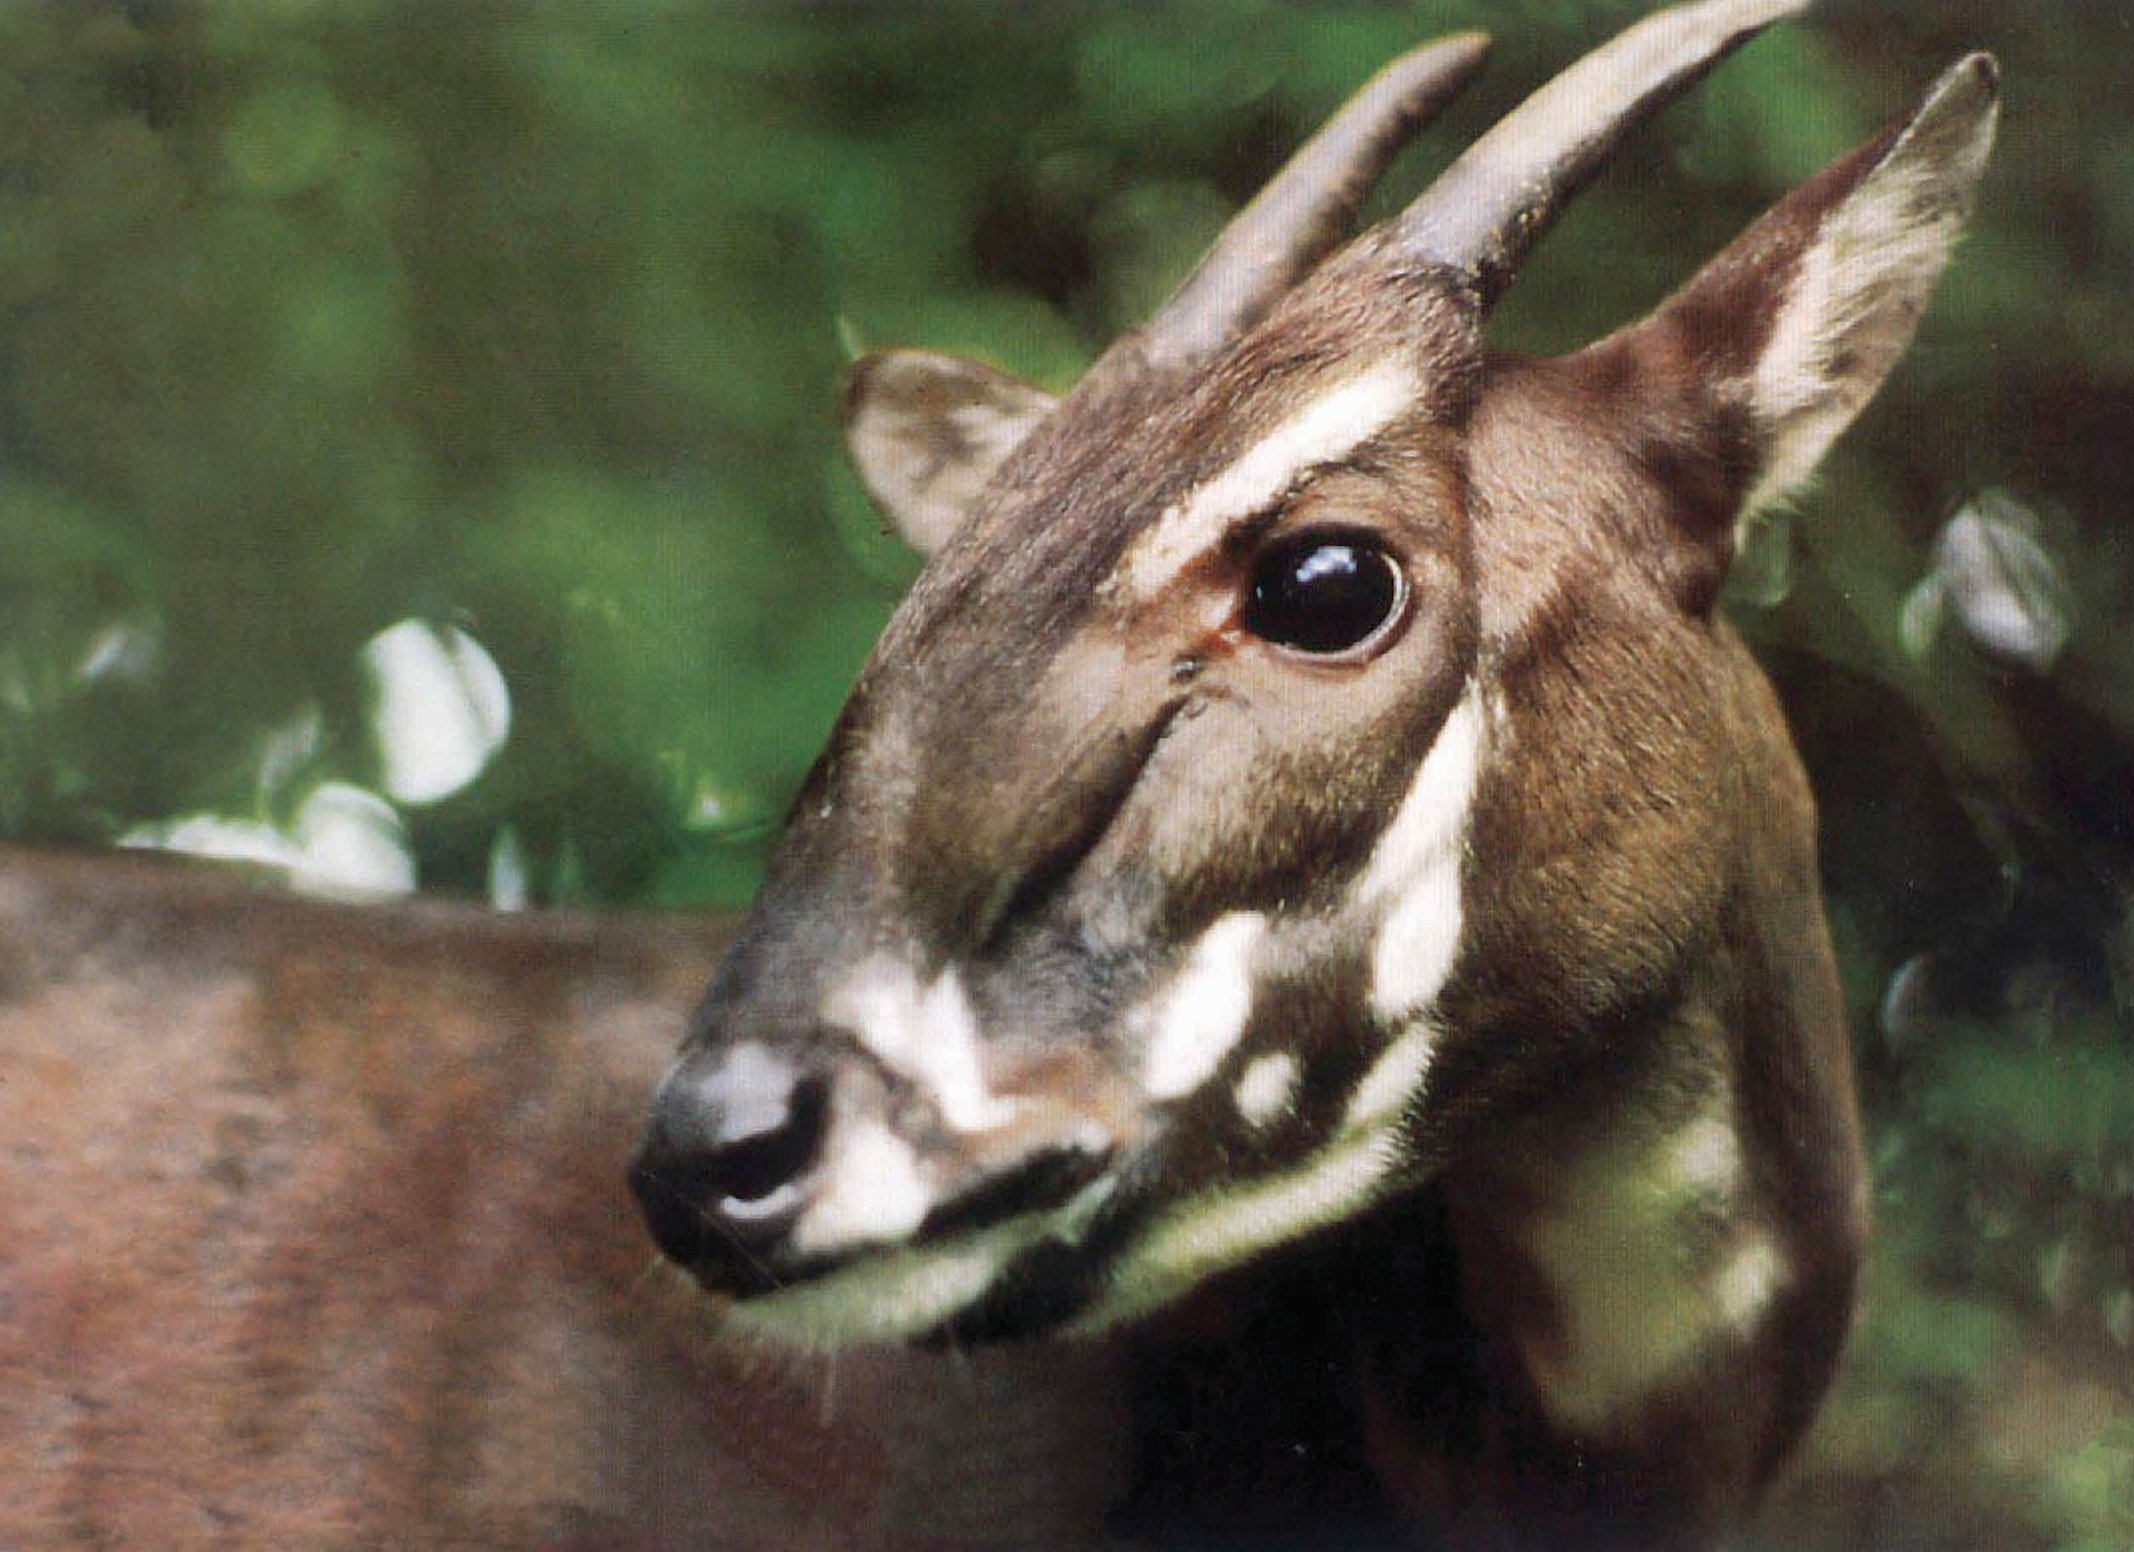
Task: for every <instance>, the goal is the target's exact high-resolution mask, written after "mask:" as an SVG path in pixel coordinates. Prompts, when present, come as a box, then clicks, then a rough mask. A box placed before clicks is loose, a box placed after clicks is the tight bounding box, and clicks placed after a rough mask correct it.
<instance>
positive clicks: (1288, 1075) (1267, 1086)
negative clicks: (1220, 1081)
mask: <svg viewBox="0 0 2134 1552" xmlns="http://www.w3.org/2000/svg"><path fill="white" fill-rule="evenodd" d="M1296 1092H1297V1059H1296V1058H1295V1057H1294V1056H1291V1055H1290V1054H1289V1053H1288V1052H1287V1051H1277V1052H1275V1053H1274V1054H1273V1055H1271V1056H1262V1057H1259V1058H1258V1059H1257V1060H1255V1061H1253V1062H1251V1063H1250V1064H1248V1065H1247V1066H1246V1068H1245V1070H1244V1071H1243V1072H1242V1073H1240V1074H1239V1075H1238V1080H1237V1087H1236V1088H1235V1089H1233V1090H1232V1091H1231V1097H1232V1098H1234V1099H1235V1100H1236V1101H1237V1113H1238V1114H1239V1115H1241V1116H1243V1117H1244V1118H1245V1119H1246V1121H1248V1122H1249V1123H1251V1124H1252V1125H1254V1126H1265V1125H1266V1124H1267V1123H1268V1122H1270V1121H1272V1120H1273V1119H1274V1118H1275V1117H1276V1116H1278V1115H1280V1114H1281V1113H1282V1112H1283V1111H1284V1110H1286V1109H1288V1108H1289V1102H1290V1100H1291V1099H1292V1098H1293V1097H1294V1096H1295V1094H1296Z"/></svg>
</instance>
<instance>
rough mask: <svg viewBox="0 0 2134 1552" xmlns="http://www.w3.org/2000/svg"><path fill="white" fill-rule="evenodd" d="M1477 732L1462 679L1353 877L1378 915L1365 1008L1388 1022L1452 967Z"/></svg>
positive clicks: (1471, 696) (1410, 1013)
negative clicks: (1405, 791) (1461, 689)
mask: <svg viewBox="0 0 2134 1552" xmlns="http://www.w3.org/2000/svg"><path fill="white" fill-rule="evenodd" d="M1487 730H1488V718H1487V716H1486V714H1485V712H1484V709H1483V705H1482V692H1481V689H1480V687H1479V686H1477V685H1476V684H1474V683H1473V682H1472V681H1470V682H1469V684H1468V686H1467V688H1466V690H1465V691H1464V692H1463V693H1462V694H1461V696H1460V699H1459V701H1458V703H1457V704H1456V705H1454V707H1453V708H1452V711H1451V713H1450V714H1449V715H1448V716H1447V717H1446V718H1445V725H1444V726H1443V727H1441V728H1440V729H1439V730H1438V735H1437V741H1436V742H1435V743H1434V744H1432V745H1431V746H1430V753H1429V754H1428V755H1427V756H1426V757H1425V758H1424V760H1423V763H1422V768H1421V769H1420V770H1418V771H1417V772H1416V773H1415V782H1414V784H1413V785H1412V786H1410V787H1409V789H1408V795H1407V796H1406V797H1405V798H1403V799H1402V800H1401V805H1400V811H1399V812H1398V813H1397V814H1395V815H1394V816H1393V822H1392V823H1391V824H1390V825H1388V826H1387V827H1386V830H1385V833H1384V834H1383V835H1381V836H1380V837H1379V838H1378V845H1377V847H1376V848H1375V849H1374V850H1373V851H1372V853H1371V860H1370V862H1369V864H1368V865H1367V866H1366V867H1365V869H1364V873H1363V877H1362V878H1361V879H1360V880H1359V881H1358V883H1357V898H1358V899H1359V900H1360V901H1361V902H1362V903H1363V904H1364V905H1365V906H1366V907H1367V908H1377V909H1379V910H1381V911H1383V913H1384V914H1383V915H1382V916H1381V918H1380V922H1379V927H1378V936H1377V938H1376V939H1375V940H1374V942H1373V943H1372V947H1371V1011H1372V1013H1374V1014H1375V1015H1377V1017H1378V1020H1379V1022H1380V1023H1381V1024H1383V1025H1385V1026H1386V1027H1388V1028H1399V1027H1401V1026H1403V1025H1405V1024H1407V1023H1408V1022H1410V1021H1411V1020H1412V1019H1414V1018H1415V1017H1416V1016H1417V1015H1419V1014H1421V1013H1423V1012H1424V1011H1425V1010H1426V1009H1427V1008H1428V1007H1429V1006H1430V1004H1431V1003H1432V1002H1433V1001H1435V1000H1436V998H1437V995H1438V993H1439V992H1440V991H1442V990H1444V987H1445V981H1446V978H1447V977H1448V976H1450V975H1451V973H1452V963H1453V957H1454V955H1455V954H1457V952H1458V951H1459V946H1460V927H1461V913H1460V860H1461V854H1462V852H1463V850H1464V849H1465V846H1466V842H1467V823H1468V817H1469V812H1470V810H1471V809H1472V808H1473V806H1474V794H1475V777H1476V773H1477V772H1478V771H1479V769H1480V767H1481V762H1482V751H1483V744H1484V742H1485V740H1486V738H1487Z"/></svg>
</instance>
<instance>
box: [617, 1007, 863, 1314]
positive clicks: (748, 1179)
mask: <svg viewBox="0 0 2134 1552" xmlns="http://www.w3.org/2000/svg"><path fill="white" fill-rule="evenodd" d="M829 1115H830V1089H829V1084H828V1082H827V1081H826V1080H825V1079H824V1078H823V1077H822V1076H820V1075H816V1074H807V1073H803V1072H802V1071H801V1070H800V1069H799V1068H798V1067H797V1066H796V1065H795V1064H794V1063H792V1062H791V1061H789V1060H787V1059H786V1058H784V1057H783V1056H780V1055H778V1054H776V1053H774V1052H772V1051H770V1050H768V1049H767V1048H765V1047H763V1046H761V1045H754V1044H750V1045H742V1046H738V1047H734V1048H732V1049H730V1050H728V1051H725V1052H722V1053H720V1054H718V1055H717V1056H715V1057H712V1058H711V1059H710V1060H709V1061H708V1062H707V1061H706V1060H705V1059H704V1058H703V1057H702V1056H698V1057H692V1058H688V1059H685V1061H684V1063H683V1064H682V1065H681V1066H678V1067H677V1068H676V1069H675V1070H674V1072H672V1073H671V1074H669V1076H668V1078H667V1080H666V1081H665V1082H664V1083H662V1084H661V1086H660V1092H659V1095H658V1098H657V1099H656V1100H655V1101H654V1103H653V1107H652V1121H651V1125H650V1126H649V1128H648V1129H647V1131H646V1134H645V1140H644V1142H643V1144H642V1145H641V1146H640V1148H639V1150H638V1155H637V1159H636V1161H635V1163H634V1164H633V1165H632V1167H631V1170H630V1187H631V1190H632V1191H633V1192H634V1193H635V1194H636V1196H637V1200H638V1204H639V1206H640V1207H641V1208H642V1209H643V1211H644V1215H645V1222H646V1225H647V1227H648V1228H650V1230H651V1231H652V1237H653V1238H654V1239H655V1240H656V1241H657V1242H658V1243H659V1247H660V1249H661V1250H662V1251H664V1252H665V1253H666V1254H667V1256H668V1257H669V1258H670V1259H672V1260H674V1261H677V1262H679V1263H681V1264H682V1265H685V1266H688V1267H690V1268H691V1269H693V1270H695V1271H697V1272H698V1273H699V1274H700V1275H704V1276H707V1277H709V1278H710V1279H712V1280H714V1281H716V1282H719V1283H721V1284H722V1285H726V1284H730V1285H733V1286H734V1287H735V1288H736V1291H739V1288H740V1286H741V1284H742V1283H752V1282H753V1281H755V1280H756V1279H758V1278H760V1277H761V1276H762V1275H764V1269H763V1267H762V1266H761V1264H760V1258H761V1257H762V1255H763V1254H764V1253H765V1252H767V1251H769V1250H771V1249H773V1248H775V1246H776V1244H777V1242H778V1241H779V1239H780V1238H782V1237H783V1236H784V1235H785V1234H786V1233H787V1232H788V1231H789V1230H790V1229H791V1228H792V1226H793V1224H794V1223H795V1222H796V1221H797V1220H798V1218H799V1217H800V1214H801V1212H802V1211H803V1210H804V1209H805V1208H806V1206H807V1202H808V1187H807V1178H808V1176H809V1175H810V1173H811V1172H812V1171H813V1170H814V1168H815V1166H816V1164H817V1163H818V1162H819V1160H820V1158H821V1155H822V1151H823V1145H824V1140H825V1136H826V1133H827V1131H828V1128H829Z"/></svg>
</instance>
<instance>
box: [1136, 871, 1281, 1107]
mask: <svg viewBox="0 0 2134 1552" xmlns="http://www.w3.org/2000/svg"><path fill="white" fill-rule="evenodd" d="M1266 935H1267V918H1266V917H1265V916H1264V915H1262V914H1261V913H1260V912H1258V911H1233V912H1231V913H1230V914H1229V915H1227V916H1223V917H1219V918H1217V919H1216V921H1215V923H1214V924H1213V925H1212V926H1210V927H1209V928H1208V930H1207V931H1206V932H1204V933H1202V934H1201V936H1200V941H1199V942H1197V943H1195V944H1194V945H1193V948H1192V951H1191V952H1190V953H1189V954H1188V955H1187V956H1186V962H1185V968H1184V969H1182V970H1180V971H1179V972H1178V975H1177V977H1176V978H1175V979H1173V980H1172V982H1171V984H1170V985H1169V986H1167V987H1166V988H1165V989H1164V991H1163V993H1162V995H1161V997H1160V998H1159V999H1158V1001H1157V1003H1156V1005H1155V1007H1154V1009H1153V1011H1152V1014H1151V1015H1150V1022H1151V1026H1152V1028H1153V1031H1154V1033H1153V1035H1152V1037H1151V1039H1150V1041H1149V1046H1148V1057H1147V1060H1146V1064H1145V1066H1144V1067H1143V1069H1142V1076H1141V1086H1142V1089H1143V1090H1144V1092H1146V1093H1147V1094H1148V1096H1149V1098H1151V1099H1176V1098H1178V1097H1179V1096H1180V1095H1183V1094H1190V1093H1192V1092H1193V1091H1194V1090H1195V1089H1197V1088H1199V1087H1200V1086H1201V1085H1202V1084H1203V1083H1205V1082H1207V1081H1208V1079H1210V1078H1211V1077H1213V1076H1214V1075H1215V1069H1216V1068H1217V1067H1219V1066H1221V1065H1222V1060H1223V1058H1224V1057H1226V1056H1228V1055H1229V1054H1230V1052H1231V1050H1232V1049H1233V1048H1234V1047H1235V1046H1236V1045H1237V1042H1238V1040H1239V1038H1240V1037H1241V1036H1242V1035H1243V1034H1244V1033H1245V1023H1246V1021H1247V1020H1248V1019H1250V1018H1251V1016H1252V953H1253V950H1254V949H1255V948H1257V947H1258V946H1259V943H1260V940H1261V939H1262V938H1264V937H1265V936H1266Z"/></svg>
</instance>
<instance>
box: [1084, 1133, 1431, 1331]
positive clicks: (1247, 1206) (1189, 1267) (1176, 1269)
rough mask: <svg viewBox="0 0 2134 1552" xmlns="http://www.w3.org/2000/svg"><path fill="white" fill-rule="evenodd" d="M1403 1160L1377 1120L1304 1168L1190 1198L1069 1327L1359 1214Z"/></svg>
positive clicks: (1167, 1298)
mask: <svg viewBox="0 0 2134 1552" xmlns="http://www.w3.org/2000/svg"><path fill="white" fill-rule="evenodd" d="M1402 1159H1403V1154H1402V1150H1401V1146H1400V1139H1399V1137H1398V1136H1397V1135H1396V1134H1395V1133H1394V1131H1393V1130H1392V1129H1391V1128H1389V1127H1371V1128H1368V1129H1366V1130H1364V1131H1361V1132H1357V1133H1353V1134H1351V1135H1350V1136H1349V1138H1348V1139H1347V1140H1345V1141H1343V1142H1340V1143H1337V1144H1335V1145H1334V1146H1333V1147H1331V1148H1329V1149H1326V1150H1325V1151H1323V1152H1321V1153H1318V1154H1316V1155H1314V1156H1313V1157H1312V1158H1311V1159H1310V1160H1309V1161H1308V1162H1306V1163H1304V1164H1302V1165H1299V1166H1298V1167H1297V1168H1295V1169H1292V1170H1287V1171H1284V1172H1283V1173H1280V1174H1276V1175H1270V1176H1267V1177H1266V1178H1264V1179H1260V1180H1255V1181H1252V1182H1251V1183H1249V1184H1247V1185H1244V1186H1241V1187H1239V1188H1237V1189H1236V1190H1233V1191H1226V1192H1221V1193H1217V1194H1214V1195H1211V1196H1206V1197H1201V1198H1198V1199H1196V1200H1193V1201H1190V1202H1187V1203H1185V1204H1184V1205H1182V1206H1181V1207H1179V1208H1177V1209H1176V1210H1174V1211H1173V1212H1171V1213H1170V1214H1168V1215H1167V1216H1165V1217H1163V1218H1160V1219H1158V1220H1157V1221H1156V1223H1155V1224H1154V1225H1153V1226H1152V1227H1151V1228H1149V1229H1148V1230H1147V1231H1146V1232H1145V1233H1144V1234H1143V1235H1142V1237H1141V1239H1140V1241H1139V1242H1138V1243H1136V1244H1135V1245H1134V1246H1133V1247H1132V1248H1131V1249H1130V1250H1129V1251H1128V1252H1127V1254H1126V1255H1125V1257H1124V1258H1123V1259H1122V1260H1121V1261H1120V1263H1119V1266H1118V1268H1117V1270H1116V1271H1115V1272H1114V1273H1113V1275H1112V1282H1111V1286H1110V1287H1109V1288H1108V1289H1106V1290H1105V1293H1104V1296H1103V1297H1102V1298H1101V1299H1100V1300H1099V1301H1098V1302H1097V1303H1096V1304H1095V1305H1093V1306H1091V1308H1090V1309H1089V1310H1087V1311H1086V1312H1085V1313H1083V1314H1082V1315H1080V1316H1078V1317H1076V1319H1075V1320H1074V1321H1073V1322H1072V1323H1071V1325H1070V1327H1069V1329H1070V1330H1072V1331H1075V1332H1080V1333H1091V1332H1097V1331H1102V1330H1105V1329H1107V1328H1109V1327H1112V1326H1116V1325H1119V1324H1121V1323H1123V1322H1125V1321H1129V1320H1133V1319H1135V1318H1137V1317H1139V1316H1142V1315H1145V1314H1148V1313H1149V1312H1150V1311H1152V1310H1157V1309H1161V1308H1162V1307H1163V1306H1165V1305H1166V1304H1169V1303H1171V1302H1173V1301H1174V1300H1176V1299H1177V1298H1178V1297H1179V1296H1180V1295H1181V1294H1183V1293H1185V1292H1186V1291H1187V1290H1188V1289H1190V1288H1192V1287H1194V1286H1195V1285H1197V1284H1199V1283H1201V1282H1202V1281H1204V1280H1206V1279H1207V1278H1208V1277H1210V1276H1212V1275H1213V1274H1214V1273H1216V1272H1219V1271H1222V1270H1224V1269H1225V1268H1227V1267H1232V1266H1236V1265H1237V1264H1238V1263H1239V1262H1241V1261H1244V1260H1246V1259H1247V1258H1249V1257H1251V1256H1252V1255H1254V1254H1256V1253H1258V1252H1259V1251H1262V1250H1265V1249H1268V1248H1269V1247H1271V1246H1275V1245H1286V1244H1290V1243H1293V1242H1294V1241H1295V1240H1297V1239H1298V1238H1300V1237H1301V1236H1303V1235H1305V1234H1308V1233H1310V1232H1311V1231H1312V1230H1313V1229H1317V1228H1323V1227H1325V1226H1326V1225H1328V1224H1333V1223H1339V1222H1342V1221H1343V1220H1345V1219H1348V1218H1352V1217H1354V1216H1355V1215H1356V1214H1357V1213H1358V1212H1360V1211H1362V1210H1363V1209H1364V1208H1365V1207H1368V1206H1369V1205H1371V1203H1373V1202H1375V1201H1377V1200H1378V1199H1379V1198H1380V1197H1382V1196H1383V1195H1384V1194H1385V1192H1386V1190H1387V1188H1388V1186H1389V1184H1390V1183H1392V1182H1393V1181H1394V1180H1395V1178H1396V1176H1397V1174H1398V1171H1399V1169H1400V1166H1401V1163H1402Z"/></svg>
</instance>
